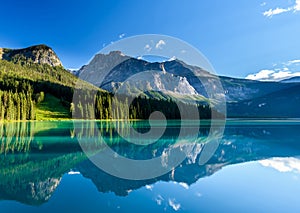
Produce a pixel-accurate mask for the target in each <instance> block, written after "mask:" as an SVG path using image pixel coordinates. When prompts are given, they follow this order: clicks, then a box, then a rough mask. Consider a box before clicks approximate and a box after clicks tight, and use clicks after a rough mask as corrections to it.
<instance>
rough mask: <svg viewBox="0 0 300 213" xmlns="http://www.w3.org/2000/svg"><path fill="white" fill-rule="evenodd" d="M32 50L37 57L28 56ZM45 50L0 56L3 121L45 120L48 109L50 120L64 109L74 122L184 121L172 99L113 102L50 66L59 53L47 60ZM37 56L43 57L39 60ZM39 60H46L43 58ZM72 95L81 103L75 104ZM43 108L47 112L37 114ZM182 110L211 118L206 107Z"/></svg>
mask: <svg viewBox="0 0 300 213" xmlns="http://www.w3.org/2000/svg"><path fill="white" fill-rule="evenodd" d="M32 49H33V50H34V51H32V52H30V50H32ZM2 50H3V49H2ZM47 50H49V48H48V47H47V46H35V47H34V48H31V49H30V48H29V50H28V49H21V50H16V51H8V50H7V49H5V52H6V56H5V57H6V58H5V57H4V55H3V53H2V56H1V58H2V60H0V120H35V119H36V118H37V117H38V119H43V115H39V116H37V114H38V113H41V111H43V110H44V108H47V109H46V110H44V112H42V113H46V114H47V113H48V114H49V113H50V114H51V111H55V110H57V108H64V111H67V112H68V115H67V118H72V116H73V118H77V119H147V118H148V117H149V115H150V114H151V113H152V112H154V111H161V112H162V113H163V114H164V115H165V116H166V118H168V119H180V118H181V117H180V111H179V109H178V106H177V103H176V102H175V101H173V100H172V99H164V100H161V99H159V98H156V99H151V98H148V97H143V96H141V97H137V98H135V99H134V100H133V101H132V102H131V103H130V104H128V99H130V98H129V96H128V97H127V96H126V95H123V96H122V97H114V95H113V94H112V93H109V92H107V91H105V90H102V89H99V88H98V87H95V86H93V85H91V84H89V83H87V82H85V81H83V80H80V79H79V78H77V77H76V76H74V75H72V74H71V73H70V72H68V71H67V70H65V69H64V68H63V67H62V66H61V63H59V62H57V61H56V62H57V64H58V66H54V65H53V64H51V63H48V62H49V61H51V60H54V59H53V58H55V59H56V55H53V54H55V53H54V52H53V51H52V50H51V51H52V52H51V51H50V53H51V54H50V53H49V54H48V55H47V54H45V51H47ZM39 51H42V53H40V52H39ZM37 53H39V55H38V56H35V54H37ZM41 54H43V55H44V56H45V57H46V58H42V57H41V56H40V55H41ZM9 57H10V58H9ZM47 57H50V59H51V60H50V59H49V58H47ZM74 92H76V97H77V98H76V99H74V100H73V95H74ZM50 96H51V97H55V98H56V99H58V100H59V101H58V105H59V106H55V108H54V107H52V106H51V104H49V107H47V104H48V103H47V102H46V100H50V99H51V98H47V97H50ZM45 97H46V98H45ZM51 100H52V99H51ZM41 103H42V104H41ZM182 104H183V103H182ZM41 105H43V109H40V108H39V106H41ZM45 105H46V107H45ZM52 105H53V104H52ZM183 105H184V109H185V110H186V111H188V110H189V108H195V107H197V108H199V109H200V117H201V118H206V119H207V118H210V115H211V110H210V108H209V105H208V104H204V105H199V106H195V105H191V104H183ZM51 107H52V108H51ZM55 118H58V119H59V117H55ZM64 118H66V117H64ZM192 118H193V117H191V119H192ZM44 119H45V120H46V119H49V116H44Z"/></svg>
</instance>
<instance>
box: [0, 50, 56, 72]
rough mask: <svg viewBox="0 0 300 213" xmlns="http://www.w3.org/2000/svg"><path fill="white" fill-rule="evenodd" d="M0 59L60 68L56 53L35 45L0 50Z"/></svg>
mask: <svg viewBox="0 0 300 213" xmlns="http://www.w3.org/2000/svg"><path fill="white" fill-rule="evenodd" d="M0 59H2V60H6V61H12V62H14V63H20V64H30V63H36V64H48V65H50V66H52V67H55V66H62V63H61V61H60V59H59V58H58V56H57V55H56V53H55V52H54V51H53V50H52V49H51V48H50V47H48V46H46V45H36V46H32V47H28V48H24V49H7V48H0Z"/></svg>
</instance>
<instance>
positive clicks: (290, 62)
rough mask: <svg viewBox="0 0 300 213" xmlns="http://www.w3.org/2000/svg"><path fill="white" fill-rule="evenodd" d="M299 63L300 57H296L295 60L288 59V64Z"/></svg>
mask: <svg viewBox="0 0 300 213" xmlns="http://www.w3.org/2000/svg"><path fill="white" fill-rule="evenodd" d="M299 63H300V59H295V60H291V61H288V63H287V65H292V64H299Z"/></svg>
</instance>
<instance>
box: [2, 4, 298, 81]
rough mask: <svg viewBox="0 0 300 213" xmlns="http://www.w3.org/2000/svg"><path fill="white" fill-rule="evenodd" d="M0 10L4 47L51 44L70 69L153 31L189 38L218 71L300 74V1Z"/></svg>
mask: <svg viewBox="0 0 300 213" xmlns="http://www.w3.org/2000/svg"><path fill="white" fill-rule="evenodd" d="M0 8H1V16H2V18H1V19H0V26H1V28H0V46H1V47H8V48H21V47H26V46H30V45H34V44H40V43H43V44H47V45H49V46H51V47H52V48H53V49H54V50H55V51H56V53H57V54H58V55H59V57H60V58H61V60H62V62H63V64H64V66H65V67H67V68H78V67H81V66H82V65H83V64H86V63H87V62H88V61H89V60H90V59H91V58H92V56H93V55H94V54H95V53H97V52H98V51H99V50H101V49H102V48H103V46H104V45H108V44H110V42H114V41H117V40H119V39H120V38H119V37H120V35H122V36H124V37H129V36H134V35H139V34H148V33H151V34H152V33H154V34H165V35H169V36H174V37H177V38H179V39H182V40H184V41H186V42H188V43H190V44H191V45H193V46H194V47H196V48H197V49H199V50H200V51H201V52H202V53H203V54H204V55H205V56H206V57H207V58H208V59H209V61H210V62H211V64H212V65H213V66H214V68H215V70H216V72H217V73H218V74H220V75H228V76H235V77H243V78H244V77H246V76H248V78H252V79H263V78H265V79H268V78H274V79H275V78H277V77H278V76H279V77H280V76H283V75H293V73H296V74H295V75H298V74H299V75H300V73H298V71H300V60H299V59H300V39H299V38H300V1H299V0H251V1H249V0H239V1H236V0H225V1H222V0H210V1H204V0H189V1H182V0H172V1H167V0H151V1H140V0H139V1H136V0H126V1H122V0H107V1H103V0H85V1H79V0H72V1H70V0H65V1H64V0H59V1H58V0H52V1H37V0H28V1H14V0H11V1H2V2H1V4H0ZM123 34H124V35H123ZM122 36H121V37H122ZM292 62H294V63H292ZM256 73H258V75H257V74H256ZM249 74H252V75H249ZM274 74H275V75H274ZM274 76H275V77H274ZM261 77H262V78H261Z"/></svg>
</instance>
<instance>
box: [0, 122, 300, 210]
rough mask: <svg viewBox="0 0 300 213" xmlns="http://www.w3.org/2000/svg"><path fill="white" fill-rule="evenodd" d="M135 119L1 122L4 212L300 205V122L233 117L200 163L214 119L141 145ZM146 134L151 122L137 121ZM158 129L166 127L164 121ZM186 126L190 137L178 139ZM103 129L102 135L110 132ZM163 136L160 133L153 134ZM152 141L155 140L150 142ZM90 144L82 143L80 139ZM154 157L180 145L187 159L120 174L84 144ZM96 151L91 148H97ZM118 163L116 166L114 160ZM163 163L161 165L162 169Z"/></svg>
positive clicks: (172, 127)
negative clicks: (147, 173) (145, 172)
mask: <svg viewBox="0 0 300 213" xmlns="http://www.w3.org/2000/svg"><path fill="white" fill-rule="evenodd" d="M128 126H130V124H129V123H126V122H115V123H113V122H80V121H77V122H75V123H73V122H71V121H65V122H24V123H22V122H21V123H6V124H0V135H1V140H0V142H1V143H0V145H1V146H0V153H1V154H0V164H1V167H0V179H1V182H0V212H1V213H2V212H176V211H178V212H282V211H285V212H299V210H300V203H299V202H298V200H299V196H300V122H299V121H298V120H292V121H288V120H284V121H276V120H273V121H241V120H239V121H238V120H233V121H227V123H226V127H225V131H224V134H223V136H222V138H220V141H219V142H220V143H219V145H218V147H217V149H216V151H215V152H214V153H213V154H212V156H211V157H210V159H209V160H208V162H206V163H205V164H204V165H201V164H199V162H200V161H199V160H200V158H201V151H202V150H203V147H204V146H205V145H204V144H205V143H207V142H208V141H207V140H206V139H207V136H208V134H209V122H207V123H203V124H202V125H201V127H200V128H199V129H198V130H197V137H196V138H195V137H194V136H191V135H189V133H190V129H193V128H194V129H195V128H196V127H198V123H195V122H190V123H187V124H185V126H181V123H180V122H179V121H172V122H169V123H168V126H167V128H166V130H165V131H164V134H163V136H162V137H160V138H159V140H157V141H156V142H155V143H152V144H149V145H145V144H132V143H128V142H127V141H126V140H124V139H123V138H121V137H120V136H119V134H121V135H125V136H126V135H127V136H128V137H129V136H130V137H129V138H130V139H133V140H134V141H135V142H141V143H145V141H142V140H141V139H140V138H138V137H137V136H136V135H132V134H131V130H130V129H129V128H128ZM133 126H134V128H135V130H137V131H138V132H140V133H147V132H148V131H149V129H150V128H149V123H147V122H142V121H137V122H135V123H134V124H133ZM154 128H157V129H162V128H163V127H162V123H160V122H159V121H157V122H156V123H154ZM180 131H182V132H183V137H182V138H180V140H178V137H179V134H180ZM100 136H101V137H100ZM152 137H153V138H154V136H153V135H152V136H151V137H150V139H151V138H152ZM150 139H149V140H150ZM80 145H81V146H80ZM82 145H83V146H85V148H86V149H87V150H89V151H91V153H92V154H94V153H93V152H92V151H93V150H94V151H95V150H96V151H97V154H98V155H103V153H104V152H105V150H106V149H108V147H109V148H110V149H111V150H113V151H114V152H115V153H118V154H119V155H120V156H125V157H126V158H130V159H136V160H146V159H151V158H154V157H158V156H164V159H169V161H164V164H163V163H162V165H161V166H165V164H166V165H168V164H170V159H171V155H172V153H173V151H174V150H175V149H178V148H180V149H185V148H186V147H190V146H191V145H192V148H191V149H188V150H189V151H190V152H189V154H188V155H187V158H185V159H183V161H182V162H180V164H178V166H177V167H176V168H172V169H171V170H170V171H169V172H167V173H166V174H162V175H160V176H158V177H154V178H150V179H147V180H127V179H122V178H118V177H115V176H113V175H110V174H108V173H106V172H105V171H103V170H101V169H99V168H98V167H96V166H95V165H94V164H93V163H92V162H91V161H90V160H89V159H88V158H87V156H86V154H85V153H84V152H83V151H82ZM91 153H89V154H91ZM112 166H113V165H112ZM158 167H159V166H158Z"/></svg>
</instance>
